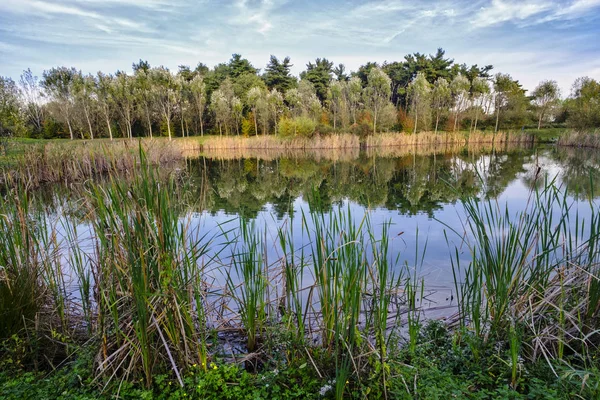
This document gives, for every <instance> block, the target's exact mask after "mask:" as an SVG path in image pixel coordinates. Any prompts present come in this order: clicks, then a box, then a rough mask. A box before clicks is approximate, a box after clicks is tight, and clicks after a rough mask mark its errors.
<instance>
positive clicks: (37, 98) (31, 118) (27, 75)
mask: <svg viewBox="0 0 600 400" xmlns="http://www.w3.org/2000/svg"><path fill="white" fill-rule="evenodd" d="M19 87H20V89H21V91H20V93H21V97H22V101H23V103H24V107H23V109H24V112H25V114H26V115H27V120H28V122H29V123H30V124H31V125H32V126H33V130H34V133H36V134H41V132H42V124H43V121H44V107H43V101H42V92H41V89H40V85H39V83H38V77H37V76H34V75H33V73H32V72H31V69H29V68H28V69H27V70H25V71H23V73H22V74H21V77H20V80H19Z"/></svg>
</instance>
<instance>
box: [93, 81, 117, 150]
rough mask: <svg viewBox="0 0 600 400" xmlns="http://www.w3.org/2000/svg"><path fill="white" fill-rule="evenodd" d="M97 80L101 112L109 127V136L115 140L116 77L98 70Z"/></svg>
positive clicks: (97, 95)
mask: <svg viewBox="0 0 600 400" xmlns="http://www.w3.org/2000/svg"><path fill="white" fill-rule="evenodd" d="M97 82H98V84H97V86H96V98H97V99H98V105H99V108H100V113H101V114H102V117H103V118H104V121H105V122H106V126H107V128H108V137H109V138H110V140H113V133H112V126H111V120H112V117H113V114H114V109H115V102H114V96H113V92H114V90H115V85H114V78H113V76H112V75H105V74H103V73H102V72H98V75H97Z"/></svg>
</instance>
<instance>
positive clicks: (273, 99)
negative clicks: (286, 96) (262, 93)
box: [267, 89, 284, 133]
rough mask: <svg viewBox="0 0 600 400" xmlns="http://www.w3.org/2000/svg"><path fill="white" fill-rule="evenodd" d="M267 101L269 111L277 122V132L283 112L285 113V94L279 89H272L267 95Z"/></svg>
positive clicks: (275, 122)
mask: <svg viewBox="0 0 600 400" xmlns="http://www.w3.org/2000/svg"><path fill="white" fill-rule="evenodd" d="M267 103H268V104H269V113H270V115H271V118H272V119H273V122H274V124H275V132H276V133H277V128H278V121H279V118H280V117H281V114H283V107H284V104H283V95H282V94H281V93H280V92H279V91H278V90H277V89H272V90H271V91H270V92H269V94H268V95H267Z"/></svg>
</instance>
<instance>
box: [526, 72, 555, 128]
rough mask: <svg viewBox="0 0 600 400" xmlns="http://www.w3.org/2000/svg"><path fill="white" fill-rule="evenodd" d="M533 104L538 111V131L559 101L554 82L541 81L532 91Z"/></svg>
mask: <svg viewBox="0 0 600 400" xmlns="http://www.w3.org/2000/svg"><path fill="white" fill-rule="evenodd" d="M532 96H533V102H534V104H535V105H536V106H537V111H538V130H539V129H540V128H541V127H542V121H543V119H544V117H545V116H546V115H547V114H548V112H549V111H550V110H551V109H552V107H554V106H556V105H557V104H558V101H559V100H560V88H559V87H558V83H556V81H542V82H540V84H539V85H537V87H536V88H535V89H534V90H533V93H532Z"/></svg>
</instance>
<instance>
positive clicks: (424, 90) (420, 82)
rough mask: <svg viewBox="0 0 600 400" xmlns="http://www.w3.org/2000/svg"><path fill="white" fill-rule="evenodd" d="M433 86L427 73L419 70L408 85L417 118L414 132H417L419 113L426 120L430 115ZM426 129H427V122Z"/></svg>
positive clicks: (413, 111) (413, 110) (412, 107)
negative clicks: (426, 75)
mask: <svg viewBox="0 0 600 400" xmlns="http://www.w3.org/2000/svg"><path fill="white" fill-rule="evenodd" d="M430 95H431V86H430V85H429V82H427V78H426V77H425V73H423V72H419V73H417V76H416V77H415V79H413V81H412V82H411V83H410V84H409V85H408V96H409V99H410V104H411V109H412V113H413V115H414V118H415V127H414V131H413V133H417V127H418V125H419V115H421V119H422V120H425V117H426V116H427V115H429V105H430V104H431V96H430ZM423 125H425V129H426V130H427V129H428V128H427V124H426V123H425V124H423Z"/></svg>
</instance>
